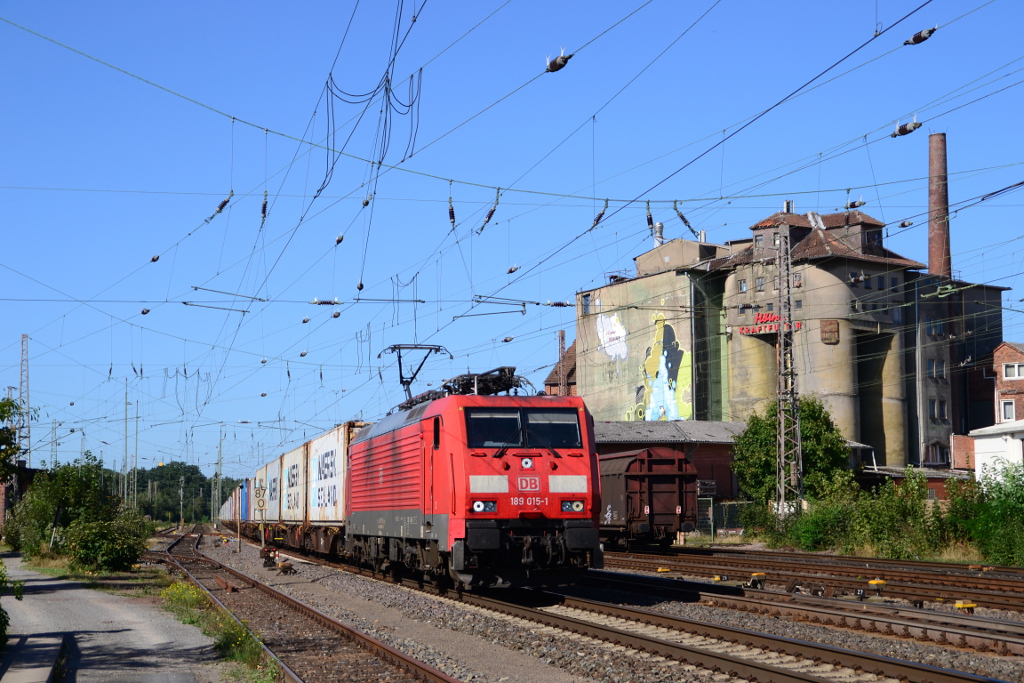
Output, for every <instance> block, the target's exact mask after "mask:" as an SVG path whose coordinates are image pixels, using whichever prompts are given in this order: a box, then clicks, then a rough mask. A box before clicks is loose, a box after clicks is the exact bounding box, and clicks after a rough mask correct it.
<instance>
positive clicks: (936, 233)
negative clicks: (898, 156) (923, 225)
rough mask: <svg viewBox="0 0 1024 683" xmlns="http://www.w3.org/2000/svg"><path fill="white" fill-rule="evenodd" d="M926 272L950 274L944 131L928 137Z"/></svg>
mask: <svg viewBox="0 0 1024 683" xmlns="http://www.w3.org/2000/svg"><path fill="white" fill-rule="evenodd" d="M928 272H929V273H931V274H932V275H942V276H944V277H953V264H952V261H951V259H950V254H949V182H948V180H947V178H946V134H945V133H932V134H931V135H929V136H928Z"/></svg>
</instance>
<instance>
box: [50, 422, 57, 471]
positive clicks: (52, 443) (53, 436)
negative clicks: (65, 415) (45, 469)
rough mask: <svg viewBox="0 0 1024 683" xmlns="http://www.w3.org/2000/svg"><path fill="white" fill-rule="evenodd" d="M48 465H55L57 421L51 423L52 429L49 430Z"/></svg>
mask: <svg viewBox="0 0 1024 683" xmlns="http://www.w3.org/2000/svg"><path fill="white" fill-rule="evenodd" d="M50 433H51V438H50V463H51V464H52V465H56V464H57V421H56V420H54V421H53V427H52V429H51V430H50Z"/></svg>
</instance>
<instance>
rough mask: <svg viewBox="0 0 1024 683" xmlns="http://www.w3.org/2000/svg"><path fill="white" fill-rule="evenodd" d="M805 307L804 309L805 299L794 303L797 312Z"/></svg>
mask: <svg viewBox="0 0 1024 683" xmlns="http://www.w3.org/2000/svg"><path fill="white" fill-rule="evenodd" d="M803 307H804V300H803V299H797V300H796V301H794V302H793V308H795V309H796V310H798V311H799V310H800V309H801V308H803Z"/></svg>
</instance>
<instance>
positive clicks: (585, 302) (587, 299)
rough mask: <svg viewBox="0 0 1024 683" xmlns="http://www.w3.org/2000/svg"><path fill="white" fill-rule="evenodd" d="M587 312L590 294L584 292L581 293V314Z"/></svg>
mask: <svg viewBox="0 0 1024 683" xmlns="http://www.w3.org/2000/svg"><path fill="white" fill-rule="evenodd" d="M589 313H590V295H589V294H584V295H583V315H587V314H589Z"/></svg>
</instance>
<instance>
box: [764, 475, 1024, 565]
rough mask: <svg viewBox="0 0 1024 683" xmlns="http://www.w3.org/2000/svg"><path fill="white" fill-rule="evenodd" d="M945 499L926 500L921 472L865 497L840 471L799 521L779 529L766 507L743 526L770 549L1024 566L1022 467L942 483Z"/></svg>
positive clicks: (784, 522)
mask: <svg viewBox="0 0 1024 683" xmlns="http://www.w3.org/2000/svg"><path fill="white" fill-rule="evenodd" d="M946 493H947V495H948V500H946V501H929V500H928V491H927V481H926V479H925V476H924V473H923V472H921V471H920V470H917V469H914V468H907V472H906V478H905V479H904V480H903V481H901V482H900V483H899V485H897V484H896V483H895V482H893V481H892V480H891V479H890V480H888V481H887V482H886V483H885V484H884V485H882V486H879V487H877V488H875V489H874V490H873V491H863V490H861V489H860V487H859V486H858V485H857V484H856V483H855V482H854V480H853V474H852V473H851V472H849V471H840V472H834V473H833V474H832V477H831V478H830V480H829V481H828V482H827V483H826V484H825V485H824V486H822V487H821V488H820V489H819V491H818V495H817V496H815V497H809V499H808V507H807V510H806V511H804V512H803V514H801V515H797V516H793V517H791V518H789V519H786V520H781V523H780V520H778V519H776V518H775V516H774V514H773V513H772V510H771V507H770V506H769V505H751V506H749V507H748V508H747V510H746V511H745V512H744V517H745V519H744V525H745V528H746V529H747V530H748V532H753V533H754V534H755V535H758V536H760V537H761V538H763V539H765V540H766V541H767V542H768V543H769V544H770V545H773V546H794V547H798V548H801V549H804V550H833V551H837V552H840V553H844V554H859V555H870V556H876V557H885V558H892V559H940V560H943V561H957V560H959V561H984V562H989V563H992V564H999V565H1017V566H1024V466H1021V465H1009V466H1007V467H1006V468H1004V469H1002V470H1000V471H998V472H989V473H986V475H985V476H983V477H982V479H981V481H975V480H974V479H969V480H962V479H952V480H949V481H948V482H947V484H946Z"/></svg>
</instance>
